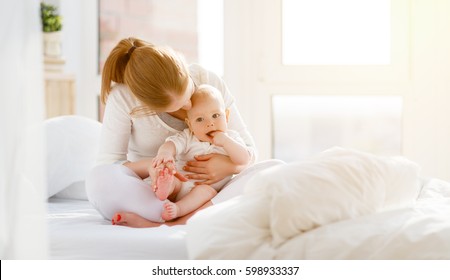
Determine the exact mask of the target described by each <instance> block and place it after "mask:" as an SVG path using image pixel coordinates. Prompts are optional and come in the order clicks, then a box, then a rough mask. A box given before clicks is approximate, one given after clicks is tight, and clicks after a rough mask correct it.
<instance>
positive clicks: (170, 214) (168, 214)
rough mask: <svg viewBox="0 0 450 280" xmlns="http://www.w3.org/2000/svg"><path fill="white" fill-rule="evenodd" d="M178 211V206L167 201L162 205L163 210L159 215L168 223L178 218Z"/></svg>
mask: <svg viewBox="0 0 450 280" xmlns="http://www.w3.org/2000/svg"><path fill="white" fill-rule="evenodd" d="M179 210H180V209H178V206H177V205H176V204H175V203H173V202H170V201H168V202H166V203H165V204H164V210H163V212H162V214H161V218H162V219H163V220H164V221H170V220H173V219H175V218H178V212H179Z"/></svg>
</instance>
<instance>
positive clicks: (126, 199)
mask: <svg viewBox="0 0 450 280" xmlns="http://www.w3.org/2000/svg"><path fill="white" fill-rule="evenodd" d="M283 163H284V162H283V161H280V160H267V161H262V162H259V163H257V164H255V165H253V166H251V167H249V168H247V169H246V170H244V171H243V172H241V173H240V174H239V175H237V176H235V177H234V178H233V179H232V180H231V181H230V182H229V183H228V184H226V185H225V186H224V187H223V188H222V190H221V191H220V192H219V193H218V194H217V195H216V196H215V197H214V198H213V199H212V200H211V201H212V203H213V204H217V203H220V202H222V201H225V200H228V199H230V198H232V197H235V196H237V195H240V194H241V193H242V191H243V190H244V186H245V184H246V183H247V181H248V180H249V179H250V178H251V177H252V176H253V175H254V174H256V173H258V172H260V171H261V170H263V169H266V168H269V167H271V166H274V165H278V164H283ZM86 192H87V196H88V199H89V201H90V202H91V204H92V205H93V206H94V207H95V208H96V209H97V210H98V212H100V214H102V216H103V217H104V218H105V219H107V220H111V219H112V217H113V216H114V214H115V213H117V212H133V213H135V214H138V215H140V216H142V217H144V218H146V219H148V220H150V221H153V222H163V220H162V219H161V213H162V209H163V207H162V206H163V204H164V201H160V200H159V199H158V198H157V197H156V196H155V193H154V192H153V190H152V189H151V187H150V184H149V183H148V182H146V181H144V180H142V179H141V178H140V177H139V176H138V175H137V174H136V173H134V172H133V171H132V170H131V169H129V168H128V167H126V166H124V165H121V164H108V165H100V166H97V167H95V168H94V169H93V170H92V171H91V172H90V173H89V175H88V177H87V178H86Z"/></svg>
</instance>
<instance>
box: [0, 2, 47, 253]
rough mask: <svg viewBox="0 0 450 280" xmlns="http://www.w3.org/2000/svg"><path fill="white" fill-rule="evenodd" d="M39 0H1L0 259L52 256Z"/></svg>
mask: <svg viewBox="0 0 450 280" xmlns="http://www.w3.org/2000/svg"><path fill="white" fill-rule="evenodd" d="M39 3H40V2H39V0H1V5H0V6H1V7H2V8H1V9H0V258H1V259H2V260H5V259H46V258H48V241H47V228H46V223H45V220H44V218H45V213H46V208H45V196H44V194H45V186H46V185H45V179H44V171H45V166H44V160H43V155H44V149H43V143H44V141H43V139H41V136H42V135H41V133H40V129H39V126H40V124H41V122H42V120H43V118H44V86H43V62H42V61H43V57H42V35H41V22H40V10H39Z"/></svg>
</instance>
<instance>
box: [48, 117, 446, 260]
mask: <svg viewBox="0 0 450 280" xmlns="http://www.w3.org/2000/svg"><path fill="white" fill-rule="evenodd" d="M100 126H101V125H100V124H99V123H98V122H95V121H92V120H89V119H86V118H82V117H77V116H66V117H58V118H55V119H51V120H48V121H46V123H45V125H44V129H45V131H46V135H47V136H48V137H47V145H48V147H51V149H49V154H48V156H47V159H48V170H47V174H48V184H49V188H48V189H49V190H48V197H49V199H48V216H47V221H48V228H49V236H50V258H51V259H120V260H125V259H146V260H152V259H159V260H168V259H235V260H239V259H450V183H449V182H446V181H443V180H439V179H436V178H426V179H425V178H423V177H421V176H419V175H420V169H419V168H418V166H417V165H416V164H414V163H412V162H410V161H407V160H405V159H398V158H383V157H377V156H373V155H369V154H365V153H361V152H358V151H351V150H345V149H333V150H332V151H331V153H330V152H327V153H325V156H323V155H321V156H319V157H318V158H316V159H313V160H311V161H304V162H301V163H292V164H277V165H276V166H272V167H267V168H263V169H261V170H260V171H261V172H258V175H257V176H252V177H251V178H249V179H248V180H242V184H243V189H244V193H242V194H241V195H238V196H236V197H235V198H233V199H231V200H228V201H224V202H221V203H218V204H216V205H214V206H212V207H210V208H207V209H205V210H203V211H201V212H199V213H197V214H196V215H195V216H194V217H193V218H191V219H190V220H189V222H188V224H187V225H183V226H174V227H167V226H161V227H158V228H145V229H138V228H128V227H120V226H113V225H111V224H110V222H109V221H106V220H104V219H103V218H102V217H101V216H100V214H99V213H98V212H97V211H96V210H95V209H94V208H93V207H92V206H91V205H90V204H89V202H88V201H87V198H86V192H85V189H84V181H83V180H84V178H85V176H86V173H87V172H88V171H89V169H90V168H92V166H93V165H94V161H95V151H96V149H97V145H98V137H99V133H100ZM65 159H70V160H65ZM299 170H302V171H301V172H298V171H299ZM61 174H63V175H64V176H61ZM345 174H346V175H345ZM242 175H243V176H245V175H246V174H245V173H243V174H242ZM311 186H315V188H314V190H313V191H311ZM224 191H226V188H225V189H224ZM324 198H325V199H324Z"/></svg>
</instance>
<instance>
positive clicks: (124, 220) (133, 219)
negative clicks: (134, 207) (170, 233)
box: [111, 212, 162, 228]
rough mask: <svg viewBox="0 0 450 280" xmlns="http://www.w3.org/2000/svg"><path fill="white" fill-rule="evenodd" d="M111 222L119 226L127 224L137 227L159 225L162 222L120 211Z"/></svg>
mask: <svg viewBox="0 0 450 280" xmlns="http://www.w3.org/2000/svg"><path fill="white" fill-rule="evenodd" d="M111 223H112V224H113V225H118V226H127V227H135V228H145V227H159V226H160V225H162V223H155V222H152V221H149V220H147V219H145V218H143V217H141V216H139V215H137V214H134V213H129V212H118V213H116V214H114V216H113V218H112V220H111Z"/></svg>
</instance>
